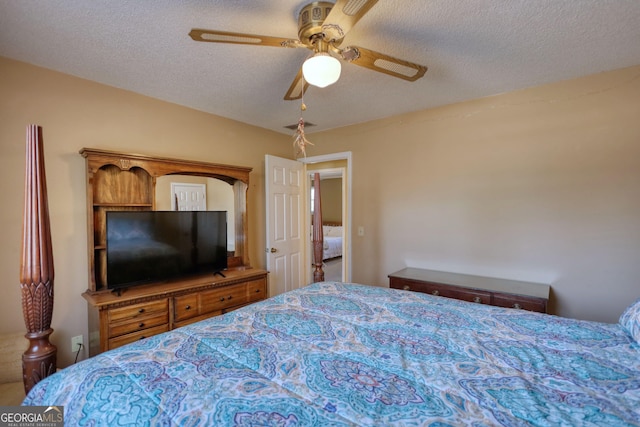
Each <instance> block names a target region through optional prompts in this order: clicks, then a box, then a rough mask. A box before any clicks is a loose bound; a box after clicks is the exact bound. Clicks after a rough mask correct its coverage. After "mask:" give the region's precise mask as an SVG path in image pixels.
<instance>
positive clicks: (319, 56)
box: [189, 0, 427, 100]
mask: <svg viewBox="0 0 640 427" xmlns="http://www.w3.org/2000/svg"><path fill="white" fill-rule="evenodd" d="M377 2H378V0H337V1H336V3H335V4H334V3H330V2H326V1H316V2H313V3H309V4H307V5H306V6H304V7H303V8H302V10H301V11H300V14H299V16H298V40H295V39H291V38H283V37H270V36H260V35H255V34H245V33H231V32H227V31H217V30H204V29H197V28H194V29H193V30H191V32H190V33H189V36H191V38H192V39H193V40H195V41H200V42H213V43H232V44H248V45H258V46H275V47H288V48H298V47H304V48H307V49H310V50H312V51H313V52H314V54H313V56H312V57H310V58H308V59H307V60H306V61H305V63H304V64H303V65H302V68H301V69H300V70H299V71H298V74H297V75H296V77H295V79H294V80H293V83H292V84H291V86H290V87H289V90H288V91H287V93H286V95H285V96H284V99H285V100H294V99H299V98H301V97H302V94H303V93H304V91H306V89H307V88H308V87H309V84H313V85H315V86H319V87H325V86H328V85H329V84H332V83H335V82H336V81H337V80H338V78H339V77H340V61H338V60H337V59H336V57H338V58H341V59H343V60H346V61H348V62H351V63H353V64H356V65H360V66H362V67H365V68H369V69H371V70H374V71H378V72H381V73H385V74H388V75H390V76H393V77H398V78H400V79H404V80H408V81H415V80H417V79H419V78H420V77H422V76H423V75H424V73H425V72H426V71H427V67H425V66H423V65H418V64H414V63H412V62H409V61H404V60H402V59H398V58H394V57H392V56H389V55H385V54H382V53H379V52H374V51H372V50H369V49H365V48H362V47H358V46H347V47H345V48H341V47H340V44H341V43H342V41H343V39H344V37H345V35H346V34H347V32H348V31H349V30H351V28H352V27H353V26H354V25H355V24H356V23H357V22H358V21H359V20H360V18H362V17H363V16H364V15H365V14H366V13H367V12H368V11H369V9H371V8H372V7H373V6H374V5H375V4H376V3H377Z"/></svg>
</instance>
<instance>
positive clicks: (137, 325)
mask: <svg viewBox="0 0 640 427" xmlns="http://www.w3.org/2000/svg"><path fill="white" fill-rule="evenodd" d="M168 322H169V318H168V315H167V313H161V314H156V315H155V316H148V317H144V318H138V319H135V320H133V321H127V322H118V323H111V324H110V325H109V337H117V336H119V335H124V334H128V333H130V332H136V331H142V330H144V329H148V328H152V327H154V326H158V325H166V324H167V323H168Z"/></svg>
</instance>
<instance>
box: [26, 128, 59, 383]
mask: <svg viewBox="0 0 640 427" xmlns="http://www.w3.org/2000/svg"><path fill="white" fill-rule="evenodd" d="M26 159H27V161H26V170H25V189H24V217H23V223H22V259H21V261H20V288H21V290H22V314H23V316H24V321H25V324H26V326H27V334H26V335H25V337H26V338H27V339H28V340H29V348H28V349H27V350H26V351H25V352H24V354H23V355H22V377H23V381H24V389H25V392H26V393H28V392H29V390H31V388H32V387H33V386H34V385H35V384H36V383H37V382H38V381H40V380H41V379H43V378H45V377H47V376H49V375H51V374H53V373H54V372H55V371H56V354H57V351H58V350H57V348H56V346H54V345H53V344H51V343H50V342H49V335H51V333H52V332H53V329H51V315H52V313H53V277H54V272H53V253H52V248H51V228H50V226H49V207H48V204H47V185H46V180H45V171H44V152H43V149H42V128H41V127H40V126H36V125H29V126H27V150H26Z"/></svg>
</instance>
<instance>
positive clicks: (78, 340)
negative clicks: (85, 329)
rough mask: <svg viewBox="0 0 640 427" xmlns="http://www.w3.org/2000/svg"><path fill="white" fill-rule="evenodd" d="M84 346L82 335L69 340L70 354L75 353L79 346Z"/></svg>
mask: <svg viewBox="0 0 640 427" xmlns="http://www.w3.org/2000/svg"><path fill="white" fill-rule="evenodd" d="M83 345H84V342H83V340H82V335H77V336H75V337H72V338H71V351H72V352H74V353H75V352H77V351H78V350H79V349H80V347H81V346H83Z"/></svg>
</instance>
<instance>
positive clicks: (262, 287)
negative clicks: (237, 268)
mask: <svg viewBox="0 0 640 427" xmlns="http://www.w3.org/2000/svg"><path fill="white" fill-rule="evenodd" d="M266 297H267V280H266V279H257V280H251V281H249V282H247V301H248V302H255V301H260V300H263V299H265V298H266Z"/></svg>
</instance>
